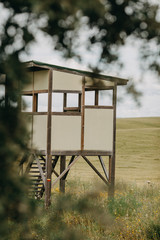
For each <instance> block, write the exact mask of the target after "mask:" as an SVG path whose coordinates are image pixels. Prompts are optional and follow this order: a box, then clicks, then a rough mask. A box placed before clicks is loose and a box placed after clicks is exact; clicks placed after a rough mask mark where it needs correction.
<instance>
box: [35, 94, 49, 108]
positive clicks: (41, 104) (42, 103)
mask: <svg viewBox="0 0 160 240" xmlns="http://www.w3.org/2000/svg"><path fill="white" fill-rule="evenodd" d="M37 103H38V106H37V111H38V112H48V93H38V102H37Z"/></svg>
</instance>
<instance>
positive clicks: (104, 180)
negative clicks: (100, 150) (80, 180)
mask: <svg viewBox="0 0 160 240" xmlns="http://www.w3.org/2000/svg"><path fill="white" fill-rule="evenodd" d="M82 157H83V158H84V160H85V161H86V162H87V163H88V165H89V166H90V167H91V168H92V169H93V170H94V171H95V172H96V173H97V175H98V176H99V177H100V178H101V179H102V180H103V182H105V184H107V185H109V183H108V182H107V181H106V179H105V178H104V177H103V176H102V175H101V173H100V172H99V171H98V170H97V168H95V166H93V164H92V163H91V162H90V161H89V160H88V158H86V157H85V156H82Z"/></svg>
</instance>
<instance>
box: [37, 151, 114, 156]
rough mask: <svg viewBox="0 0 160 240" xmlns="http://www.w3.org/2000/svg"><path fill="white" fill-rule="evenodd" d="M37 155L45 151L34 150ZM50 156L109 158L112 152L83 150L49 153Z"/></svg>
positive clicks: (43, 153)
mask: <svg viewBox="0 0 160 240" xmlns="http://www.w3.org/2000/svg"><path fill="white" fill-rule="evenodd" d="M34 152H35V153H36V154H37V155H45V154H46V151H44V150H35V151H34ZM51 155H52V156H61V155H66V156H73V155H75V156H76V155H82V156H98V155H100V156H111V155H112V151H98V150H95V151H93V150H90V151H89V150H88V151H87V150H84V151H79V150H75V151H51Z"/></svg>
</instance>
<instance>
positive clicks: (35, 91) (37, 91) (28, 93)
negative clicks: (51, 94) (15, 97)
mask: <svg viewBox="0 0 160 240" xmlns="http://www.w3.org/2000/svg"><path fill="white" fill-rule="evenodd" d="M33 92H34V93H36V94H38V93H48V90H33V91H21V95H32V94H33Z"/></svg>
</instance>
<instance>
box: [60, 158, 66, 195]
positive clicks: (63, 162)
mask: <svg viewBox="0 0 160 240" xmlns="http://www.w3.org/2000/svg"><path fill="white" fill-rule="evenodd" d="M65 168H66V156H64V155H63V156H61V157H60V174H61V173H63V171H64V170H65ZM59 190H60V192H63V193H65V179H64V178H63V177H62V178H60V182H59Z"/></svg>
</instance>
